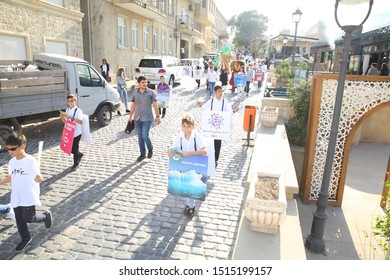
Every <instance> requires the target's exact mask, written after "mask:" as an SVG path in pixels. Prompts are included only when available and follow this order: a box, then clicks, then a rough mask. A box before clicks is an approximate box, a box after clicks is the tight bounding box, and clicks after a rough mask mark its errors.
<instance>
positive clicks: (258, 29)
mask: <svg viewBox="0 0 390 280" xmlns="http://www.w3.org/2000/svg"><path fill="white" fill-rule="evenodd" d="M267 23H268V18H267V17H266V16H264V15H262V14H259V13H258V12H257V11H256V10H250V11H245V12H242V13H241V14H239V15H238V16H233V17H232V18H230V20H229V21H228V25H229V26H233V27H234V28H235V31H236V32H235V36H234V38H233V44H235V46H236V47H245V48H248V47H249V45H250V41H251V40H252V39H254V38H262V37H263V35H264V32H265V31H267Z"/></svg>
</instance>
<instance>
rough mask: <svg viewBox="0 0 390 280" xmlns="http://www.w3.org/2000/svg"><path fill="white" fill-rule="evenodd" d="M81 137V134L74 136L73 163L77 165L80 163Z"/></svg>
mask: <svg viewBox="0 0 390 280" xmlns="http://www.w3.org/2000/svg"><path fill="white" fill-rule="evenodd" d="M80 139H81V134H80V135H79V136H76V137H75V138H73V144H72V154H73V164H74V165H77V164H79V154H80V151H79V143H80Z"/></svg>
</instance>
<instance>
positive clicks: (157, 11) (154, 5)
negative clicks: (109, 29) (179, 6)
mask: <svg viewBox="0 0 390 280" xmlns="http://www.w3.org/2000/svg"><path fill="white" fill-rule="evenodd" d="M113 4H114V5H117V6H119V7H122V8H124V9H126V10H129V11H132V12H134V13H137V14H142V15H143V16H145V17H147V18H156V16H160V17H164V18H166V17H167V15H168V14H169V9H170V8H169V7H168V5H167V1H166V0H127V1H126V0H113ZM171 9H172V8H171Z"/></svg>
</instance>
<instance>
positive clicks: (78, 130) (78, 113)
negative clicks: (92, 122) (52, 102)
mask: <svg viewBox="0 0 390 280" xmlns="http://www.w3.org/2000/svg"><path fill="white" fill-rule="evenodd" d="M76 108H77V111H76V114H74V111H75V110H76ZM66 113H67V114H68V115H69V116H71V117H72V118H75V119H78V120H82V119H83V111H81V109H80V108H78V107H77V106H74V107H73V108H72V109H70V108H69V107H68V108H67V109H66ZM73 114H74V117H73ZM80 134H81V124H79V123H76V129H75V131H74V136H73V137H77V136H79V135H80Z"/></svg>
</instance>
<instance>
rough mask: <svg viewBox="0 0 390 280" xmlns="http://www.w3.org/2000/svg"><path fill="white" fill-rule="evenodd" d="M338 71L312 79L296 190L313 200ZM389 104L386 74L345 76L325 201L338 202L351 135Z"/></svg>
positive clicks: (389, 79)
mask: <svg viewBox="0 0 390 280" xmlns="http://www.w3.org/2000/svg"><path fill="white" fill-rule="evenodd" d="M337 82H338V75H333V74H319V75H316V76H315V77H314V79H313V88H312V97H311V103H310V106H311V108H310V115H309V122H308V129H307V138H306V139H307V140H306V149H305V159H304V165H303V173H302V183H301V189H300V194H301V195H302V197H303V201H304V202H305V203H315V202H316V201H317V199H318V195H319V191H320V188H321V183H322V177H323V172H324V166H325V159H326V154H327V144H328V139H329V134H330V126H331V120H332V116H333V107H334V102H335V95H336V92H337V90H336V89H337ZM389 106H390V77H373V76H370V77H369V76H347V78H346V83H345V90H344V98H343V105H342V115H341V118H340V125H339V131H338V136H337V146H336V151H335V155H334V161H333V169H332V178H331V184H330V186H329V197H328V199H329V204H330V205H334V206H341V204H342V198H343V190H344V189H343V187H344V184H345V176H346V171H347V165H348V155H349V151H350V146H351V143H352V140H353V136H354V134H355V133H356V130H357V129H358V127H359V126H360V125H361V123H362V122H363V121H364V119H366V118H367V117H368V116H370V115H371V114H373V113H375V112H376V111H378V110H380V109H381V108H384V107H389Z"/></svg>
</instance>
